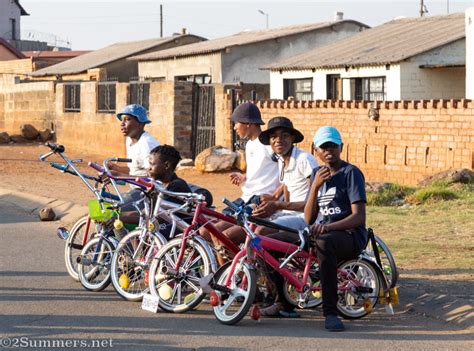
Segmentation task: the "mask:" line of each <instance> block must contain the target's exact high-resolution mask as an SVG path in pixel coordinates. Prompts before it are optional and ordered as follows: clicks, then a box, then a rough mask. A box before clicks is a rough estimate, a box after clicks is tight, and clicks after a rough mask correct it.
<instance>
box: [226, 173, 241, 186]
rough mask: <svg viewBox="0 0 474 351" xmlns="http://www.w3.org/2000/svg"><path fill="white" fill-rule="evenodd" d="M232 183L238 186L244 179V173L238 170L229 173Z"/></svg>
mask: <svg viewBox="0 0 474 351" xmlns="http://www.w3.org/2000/svg"><path fill="white" fill-rule="evenodd" d="M229 177H230V181H231V182H232V184H234V185H237V186H240V185H241V184H242V183H243V182H244V181H245V175H243V174H242V173H239V172H233V173H231V174H230V175H229Z"/></svg>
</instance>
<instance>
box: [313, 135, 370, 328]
mask: <svg viewBox="0 0 474 351" xmlns="http://www.w3.org/2000/svg"><path fill="white" fill-rule="evenodd" d="M314 147H315V150H316V154H317V156H318V157H319V159H320V160H321V161H322V162H324V163H325V165H323V166H320V167H317V168H315V169H314V171H313V175H312V176H311V188H310V190H309V194H308V198H307V202H306V206H305V209H304V214H305V221H306V223H308V224H311V234H312V235H313V236H314V237H316V245H317V255H318V259H319V260H320V275H321V287H322V298H323V312H324V316H325V317H326V322H325V327H326V329H328V330H330V331H341V330H344V325H343V323H342V321H341V320H340V319H339V318H338V317H337V306H336V305H337V275H336V271H337V262H338V261H341V260H345V259H350V258H355V257H357V256H358V255H359V254H360V252H361V251H362V250H363V249H364V248H365V246H366V244H367V230H366V228H365V217H366V215H365V205H366V202H367V199H366V194H365V180H364V175H363V174H362V172H361V171H360V170H359V169H358V168H357V167H355V166H354V165H351V164H349V163H347V162H345V161H343V160H341V157H340V155H341V151H342V139H341V135H340V134H339V132H338V131H337V129H336V128H334V127H329V126H325V127H321V128H320V129H319V130H318V131H317V132H316V135H315V137H314Z"/></svg>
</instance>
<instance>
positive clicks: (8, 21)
mask: <svg viewBox="0 0 474 351" xmlns="http://www.w3.org/2000/svg"><path fill="white" fill-rule="evenodd" d="M21 16H29V14H28V13H27V12H26V11H25V9H24V8H23V6H21V5H20V1H19V0H0V38H4V39H6V40H9V41H10V40H11V41H15V40H19V39H20V20H21Z"/></svg>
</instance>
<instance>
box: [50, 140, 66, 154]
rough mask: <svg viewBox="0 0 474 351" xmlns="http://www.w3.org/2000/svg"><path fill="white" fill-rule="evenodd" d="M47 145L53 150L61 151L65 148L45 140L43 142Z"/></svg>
mask: <svg viewBox="0 0 474 351" xmlns="http://www.w3.org/2000/svg"><path fill="white" fill-rule="evenodd" d="M45 145H46V146H47V147H49V148H50V149H51V150H52V151H54V152H59V153H63V152H64V151H65V150H66V149H65V147H64V146H63V145H59V144H55V143H50V142H49V141H48V142H46V144H45Z"/></svg>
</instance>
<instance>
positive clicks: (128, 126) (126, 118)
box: [108, 104, 160, 177]
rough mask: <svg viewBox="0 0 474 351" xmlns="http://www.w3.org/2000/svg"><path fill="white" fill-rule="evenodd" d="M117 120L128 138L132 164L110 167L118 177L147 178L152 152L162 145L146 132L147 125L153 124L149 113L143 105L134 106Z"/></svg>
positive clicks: (128, 153) (126, 141)
mask: <svg viewBox="0 0 474 351" xmlns="http://www.w3.org/2000/svg"><path fill="white" fill-rule="evenodd" d="M117 118H118V119H119V121H120V122H121V124H120V130H121V131H122V134H123V135H124V136H126V140H125V146H126V149H127V158H130V159H131V160H132V162H130V163H129V164H128V165H127V166H128V167H127V166H121V165H118V164H116V163H111V164H109V165H108V167H109V169H110V170H111V171H114V173H116V174H118V175H120V174H122V175H132V176H139V177H141V176H143V177H145V176H147V170H148V168H149V167H150V164H149V162H148V156H149V155H150V151H151V150H153V149H154V148H155V147H157V146H158V145H160V143H159V142H158V141H157V140H156V139H155V138H153V137H152V136H151V135H150V134H148V133H147V132H145V130H144V129H145V125H146V124H149V123H151V121H150V120H149V119H148V112H147V110H146V109H145V108H144V107H143V106H142V105H138V104H133V105H128V106H125V108H124V109H123V111H122V112H120V113H117Z"/></svg>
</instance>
